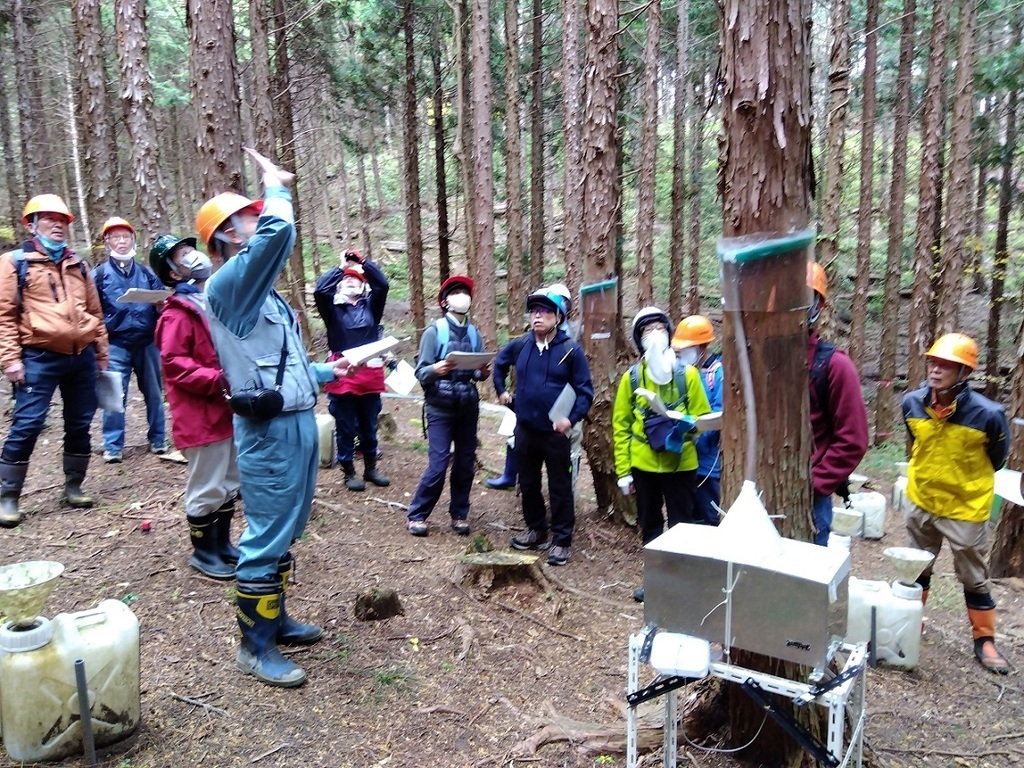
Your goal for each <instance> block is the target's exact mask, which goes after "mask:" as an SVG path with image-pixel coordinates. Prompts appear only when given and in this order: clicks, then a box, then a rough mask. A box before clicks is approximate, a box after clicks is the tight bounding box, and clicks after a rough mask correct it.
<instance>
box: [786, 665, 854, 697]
mask: <svg viewBox="0 0 1024 768" xmlns="http://www.w3.org/2000/svg"><path fill="white" fill-rule="evenodd" d="M863 671H864V665H863V664H857V665H856V666H853V667H849V668H848V669H844V670H843V671H842V672H840V673H839V674H838V675H836V676H835V677H833V678H832V679H831V680H829V681H828V682H827V683H822V684H821V685H815V686H814V687H812V688H811V690H809V691H808V692H807V693H805V694H804V695H803V696H800V697H798V698H796V699H794V701H796V703H797V706H803V705H804V704H810V703H811V702H812V701H814V700H815V699H816V698H818V697H819V696H822V695H824V694H826V693H828V692H829V691H831V690H833V689H835V688H838V687H839V686H840V685H842V684H843V683H845V682H846V681H847V680H852V679H853V678H855V677H857V675H859V674H860V673H861V672H863Z"/></svg>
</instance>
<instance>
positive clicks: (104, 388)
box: [96, 371, 124, 413]
mask: <svg viewBox="0 0 1024 768" xmlns="http://www.w3.org/2000/svg"><path fill="white" fill-rule="evenodd" d="M121 376H122V374H121V373H120V372H119V371H102V372H101V373H100V375H99V378H98V379H96V400H97V405H99V407H100V408H102V409H103V410H104V411H110V412H111V413H124V391H123V390H122V386H123V383H122V382H123V381H124V380H123V379H122V378H121Z"/></svg>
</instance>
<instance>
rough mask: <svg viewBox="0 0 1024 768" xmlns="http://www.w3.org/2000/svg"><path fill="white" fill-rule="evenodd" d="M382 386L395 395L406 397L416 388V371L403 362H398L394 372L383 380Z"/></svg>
mask: <svg viewBox="0 0 1024 768" xmlns="http://www.w3.org/2000/svg"><path fill="white" fill-rule="evenodd" d="M384 384H385V385H387V387H388V389H390V390H391V391H392V392H394V393H395V394H396V395H403V396H405V395H408V394H409V393H410V392H412V390H413V387H415V386H416V371H415V369H414V368H413V367H412V366H411V365H409V364H408V363H407V362H405V360H399V361H398V365H397V367H396V368H395V370H393V371H392V372H391V373H390V374H388V377H387V378H386V379H384Z"/></svg>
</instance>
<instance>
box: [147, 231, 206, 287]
mask: <svg viewBox="0 0 1024 768" xmlns="http://www.w3.org/2000/svg"><path fill="white" fill-rule="evenodd" d="M183 243H184V244H185V245H190V246H192V247H193V248H195V247H196V239H195V238H194V237H175V236H174V235H160V237H158V238H157V239H156V242H155V243H153V247H152V248H150V249H149V266H151V267H152V268H153V271H154V272H156V274H157V277H159V278H160V282H161V283H163V284H164V285H167V286H174V285H177V284H178V281H177V280H175V279H174V278H173V277H171V264H170V262H169V261H168V259H169V258H170V256H171V254H172V253H173V252H174V249H175V248H177V247H178V246H179V245H182V244H183Z"/></svg>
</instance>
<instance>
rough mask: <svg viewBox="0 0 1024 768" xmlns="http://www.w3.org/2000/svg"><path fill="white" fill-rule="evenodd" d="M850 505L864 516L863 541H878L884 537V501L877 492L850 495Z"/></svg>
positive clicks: (883, 497) (885, 504)
mask: <svg viewBox="0 0 1024 768" xmlns="http://www.w3.org/2000/svg"><path fill="white" fill-rule="evenodd" d="M850 505H851V506H852V507H853V508H854V509H856V510H859V511H860V512H862V513H863V514H864V527H863V534H862V535H863V536H864V538H865V539H880V538H882V536H884V535H885V512H886V506H887V503H886V500H885V496H884V494H881V493H879V492H878V491H861V492H860V493H851V494H850Z"/></svg>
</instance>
